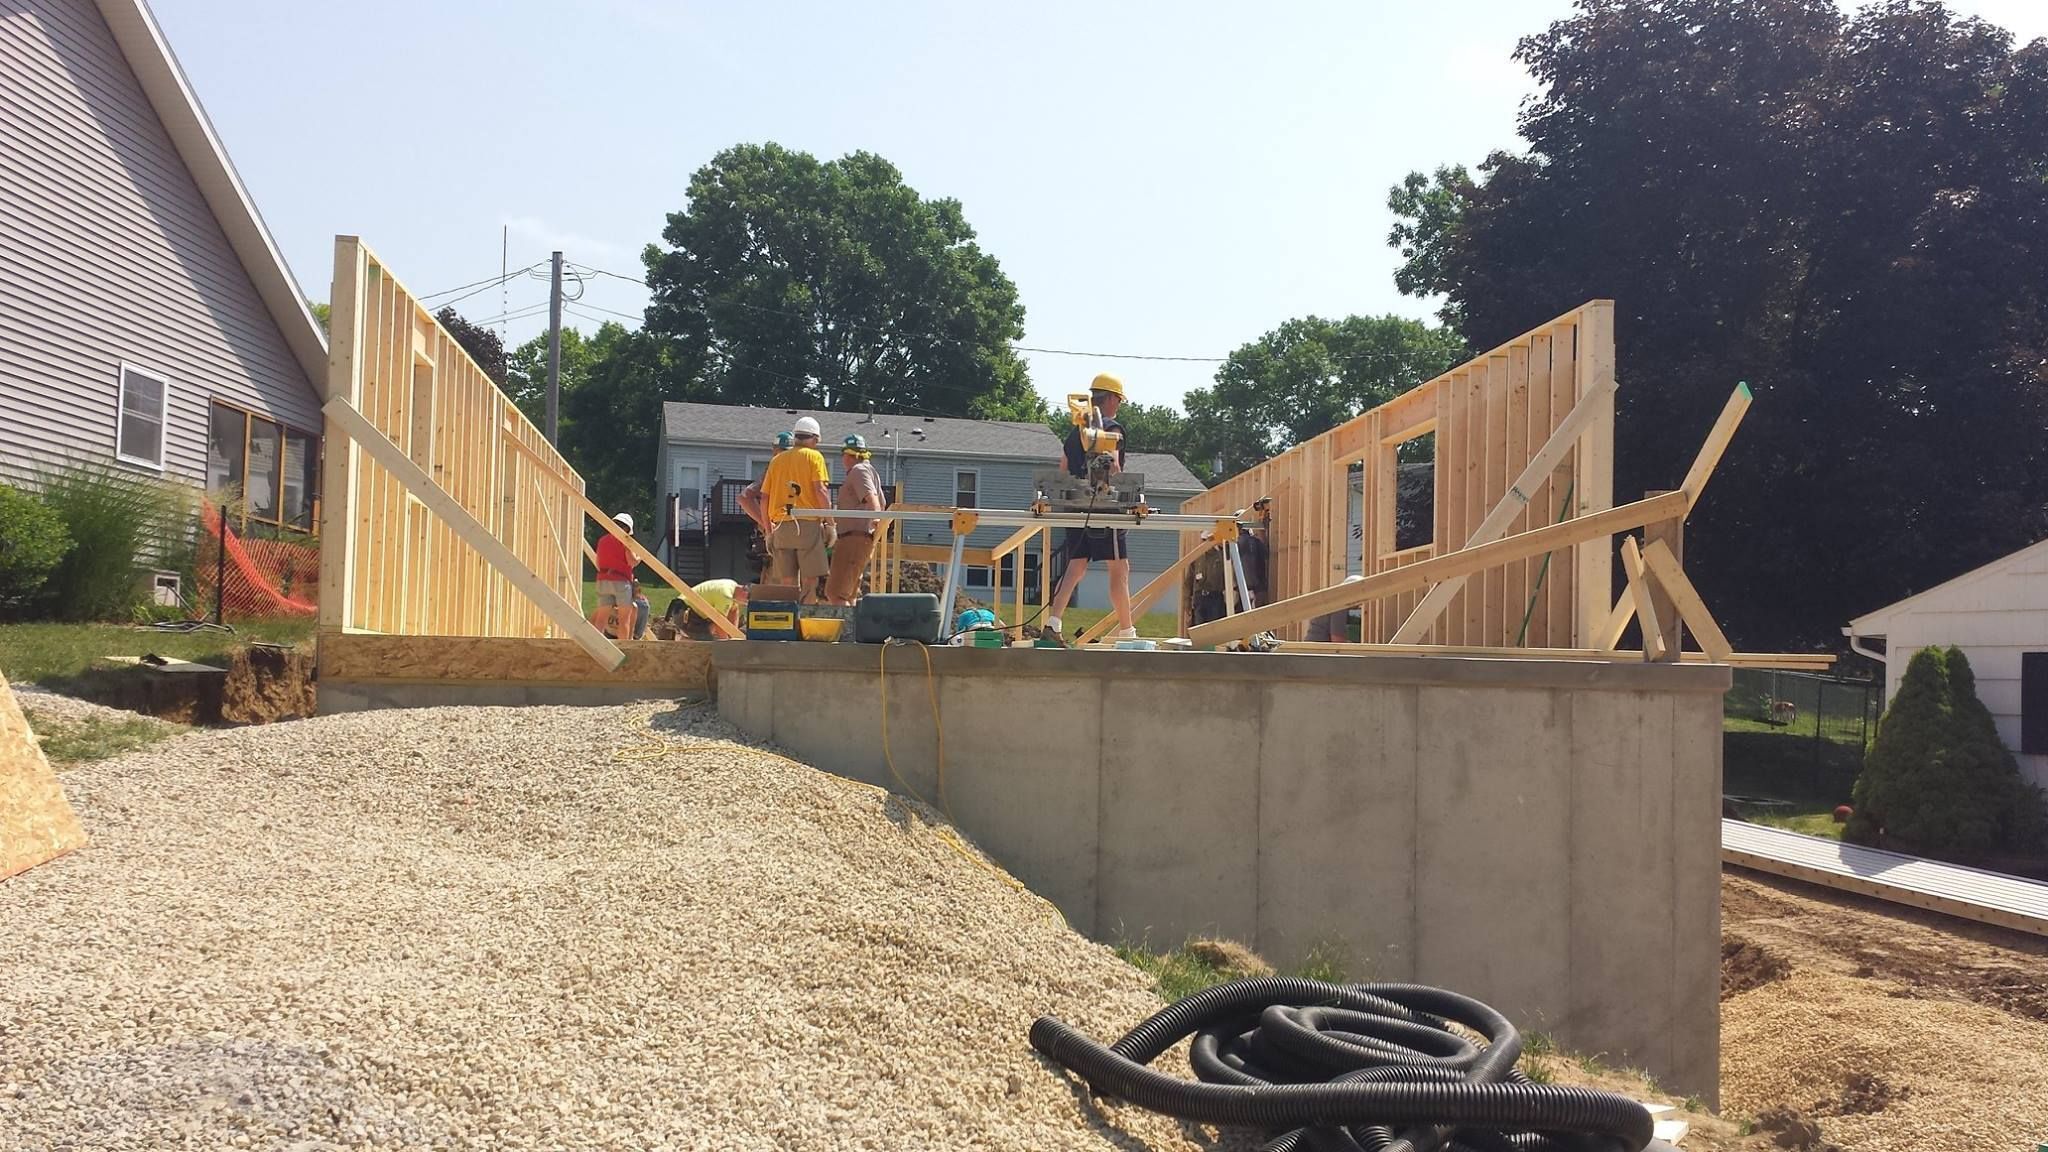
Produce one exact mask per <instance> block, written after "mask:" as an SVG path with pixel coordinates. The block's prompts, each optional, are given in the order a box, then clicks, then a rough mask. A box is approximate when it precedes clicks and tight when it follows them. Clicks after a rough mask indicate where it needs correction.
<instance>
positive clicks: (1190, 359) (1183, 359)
mask: <svg viewBox="0 0 2048 1152" xmlns="http://www.w3.org/2000/svg"><path fill="white" fill-rule="evenodd" d="M578 267H580V268H583V269H584V270H585V271H589V272H593V273H596V274H597V275H599V276H609V277H611V278H612V279H614V280H624V281H626V282H627V283H628V284H638V285H640V286H641V287H642V288H648V289H649V290H652V285H650V284H648V283H647V281H646V280H645V279H643V278H641V277H638V276H627V275H624V274H622V273H618V272H608V271H606V270H605V269H603V268H591V267H589V266H588V265H579V266H578ZM730 303H733V304H736V305H738V306H739V307H741V308H747V309H751V310H753V311H756V312H769V313H773V314H776V315H780V316H793V317H795V318H797V319H799V320H808V319H810V317H808V316H806V315H804V314H803V313H801V312H791V311H789V310H787V309H783V308H769V307H766V306H763V305H760V304H748V303H745V302H744V301H739V300H734V301H730ZM674 306H675V307H682V306H681V305H674ZM687 310H688V311H696V312H700V313H702V312H703V310H702V309H687ZM707 315H708V314H707ZM852 327H856V328H860V329H861V330H863V331H867V332H873V333H875V334H876V335H880V336H893V335H895V333H892V332H884V331H883V330H881V329H879V328H871V327H867V326H865V325H858V324H857V325H852ZM951 343H955V344H964V343H965V341H961V340H952V341H951ZM1010 347H1012V348H1014V349H1016V350H1017V351H1019V352H1038V353H1041V354H1044V355H1047V356H1082V357H1087V358H1088V359H1091V360H1151V361H1164V362H1173V363H1181V364H1221V363H1223V362H1224V361H1225V360H1226V359H1228V357H1224V356H1152V355H1145V354H1142V353H1137V352H1077V351H1075V350H1073V349H1071V348H1041V347H1036V346H1034V345H1030V344H1016V343H1012V344H1011V345H1010Z"/></svg>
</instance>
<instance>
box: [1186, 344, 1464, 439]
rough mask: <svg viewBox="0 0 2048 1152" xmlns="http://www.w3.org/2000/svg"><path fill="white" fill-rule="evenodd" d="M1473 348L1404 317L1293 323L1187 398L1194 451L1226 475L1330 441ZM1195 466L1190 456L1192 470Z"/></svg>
mask: <svg viewBox="0 0 2048 1152" xmlns="http://www.w3.org/2000/svg"><path fill="white" fill-rule="evenodd" d="M1463 354H1464V344H1463V343H1462V342H1461V341H1460V340H1459V339H1458V337H1457V335H1456V334H1455V333H1453V332H1451V331H1449V330H1447V329H1443V328H1437V327H1432V326H1431V325H1428V324H1424V323H1422V322H1421V321H1419V320H1410V319H1408V318H1406V317H1403V316H1347V317H1345V318H1344V319H1342V320H1325V319H1323V318H1322V317H1320V316H1304V317H1301V318H1299V319H1295V320H1289V321H1287V322H1286V323H1285V324H1282V325H1281V326H1280V327H1278V328H1275V329H1274V330H1273V331H1271V332H1268V333H1266V334H1265V335H1264V336H1261V337H1259V338H1258V339H1257V340H1254V341H1252V342H1251V343H1249V344H1246V345H1245V346H1244V347H1242V348H1239V349H1238V350H1237V351H1235V352H1232V353H1231V354H1230V357H1229V358H1228V359H1227V360H1225V361H1224V362H1223V366H1222V367H1221V368H1219V369H1217V371H1216V383H1215V385H1214V386H1213V387H1210V388H1197V389H1195V390H1194V391H1192V392H1189V393H1188V395H1187V408H1188V436H1187V438H1188V441H1189V450H1190V451H1191V452H1192V453H1193V454H1194V456H1195V457H1196V458H1198V459H1200V460H1201V461H1202V462H1203V465H1204V466H1205V467H1206V466H1207V465H1208V464H1209V463H1210V462H1211V461H1212V460H1214V459H1215V458H1217V457H1219V456H1220V457H1221V458H1222V461H1223V472H1222V474H1223V475H1225V476H1229V475H1231V474H1233V473H1236V472H1240V471H1242V470H1244V469H1245V468H1248V467H1250V466H1252V465H1254V464H1257V463H1258V462H1260V461H1261V460H1265V459H1267V458H1269V457H1272V456H1275V455H1278V454H1279V453H1281V452H1284V451H1286V450H1287V449H1288V448H1290V447H1293V446H1294V445H1295V444H1298V443H1300V442H1301V441H1303V440H1306V439H1309V438H1311V437H1314V436H1318V435H1321V434H1322V433H1324V432H1327V431H1329V430H1330V429H1331V428H1334V427H1336V426H1337V425H1339V424H1341V423H1343V422H1344V421H1346V420H1349V419H1350V418H1351V417H1353V416H1356V415H1358V414H1359V413H1360V412H1363V411H1365V410H1366V409H1368V408H1372V407H1375V406H1377V405H1380V404H1384V403H1386V402H1387V401H1389V400H1391V399H1393V398H1394V397H1395V396H1398V395H1399V394H1401V393H1402V392H1405V391H1407V390H1408V389H1410V388H1413V387H1414V386H1415V385H1417V384H1420V383H1422V382H1423V381H1425V380H1428V379H1430V378H1431V377H1433V376H1436V375H1438V374H1440V373H1442V372H1443V371H1445V370H1446V369H1448V368H1451V367H1453V366H1455V365H1456V364H1457V363H1458V361H1459V360H1460V359H1461V358H1462V356H1463ZM1192 463H1193V460H1190V464H1192Z"/></svg>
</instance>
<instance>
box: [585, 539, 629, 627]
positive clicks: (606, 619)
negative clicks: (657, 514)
mask: <svg viewBox="0 0 2048 1152" xmlns="http://www.w3.org/2000/svg"><path fill="white" fill-rule="evenodd" d="M612 519H613V520H614V521H616V522H617V523H618V525H619V527H621V528H624V529H625V530H626V535H628V536H631V535H632V534H633V514H632V513H631V512H621V513H619V514H618V515H616V516H614V517H612ZM638 593H639V590H638V589H637V588H635V587H634V586H633V553H632V552H630V551H628V550H627V549H626V545H625V544H624V543H623V542H621V541H620V540H619V538H618V537H616V536H614V535H612V534H611V533H609V532H607V533H605V534H604V535H602V536H600V537H598V539H597V608H596V610H595V611H593V612H591V614H590V623H591V624H592V625H593V626H595V627H596V628H597V630H598V631H599V632H602V633H604V634H605V635H607V636H609V637H611V638H612V639H614V640H624V639H627V638H628V637H629V636H631V635H632V633H633V629H634V628H635V626H636V625H637V624H638V621H637V619H636V618H635V612H636V608H635V606H634V604H633V600H634V598H635V597H636V596H637V595H638Z"/></svg>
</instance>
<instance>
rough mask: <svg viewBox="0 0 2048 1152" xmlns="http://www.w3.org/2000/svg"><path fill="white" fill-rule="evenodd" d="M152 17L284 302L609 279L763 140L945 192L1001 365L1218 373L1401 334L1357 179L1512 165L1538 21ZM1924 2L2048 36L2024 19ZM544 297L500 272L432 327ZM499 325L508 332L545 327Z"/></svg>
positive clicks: (1084, 8)
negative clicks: (1014, 357)
mask: <svg viewBox="0 0 2048 1152" xmlns="http://www.w3.org/2000/svg"><path fill="white" fill-rule="evenodd" d="M154 7H155V11H156V14H157V18H158V20H159V21H160V22H161V23H162V25H163V27H164V30H165V33H166V35H167V36H168V37H169V38H170V41H171V44H172V46H173V48H174V49H175V50H176V51H177V54H178V58H179V61H180V63H182V64H183V66H184V68H185V70H186V72H187V74H188V75H189V77H190V78H191V81H192V83H193V85H194V86H195V87H196V88H197V89H198V91H199V95H200V98H201V100H202V101H203V102H204V103H205V105H206V109H207V112H208V114H209V115H210V116H211V117H212V119H213V122H214V125H215V126H216V128H217V129H218V130H219V132H220V133H221V135H222V137H223V139H224V140H225V141H226V143H227V147H228V150H229V153H230V155H232V156H233V157H234V160H235V164H236V166H237V168H238V169H239V170H240V172H241V174H242V178H243V179H244V181H246V182H247V184H248V185H249V188H250V191H251V193H252V194H253V195H254V197H255V199H256V202H257V204H258V206H259V207H260V208H261V210H262V212H263V215H264V217H265V219H266V221H267V222H268V223H269V225H270V228H271V231H272V232H273V233H274V234H275V236H276V238H277V241H278V243H279V245H280V246H282V248H283V249H284V253H285V257H286V259H287V260H289V261H290V263H291V265H292V269H293V271H294V272H295V273H296V274H297V276H298V278H299V282H300V284H301V285H302V286H303V287H304V288H305V290H306V292H307V294H308V295H310V296H312V297H314V298H315V299H325V298H326V297H327V285H328V282H329V280H330V279H331V276H332V265H333V237H334V235H335V234H336V233H353V234H356V235H360V236H362V237H363V238H364V239H365V240H366V241H367V242H368V243H369V244H370V245H371V247H373V248H374V249H375V250H376V251H377V252H378V253H379V254H380V255H381V256H382V257H383V258H384V259H385V260H386V261H388V262H389V263H390V265H391V266H392V267H393V268H394V269H395V270H396V271H397V272H398V273H399V275H400V276H401V278H402V279H404V281H405V282H406V284H407V285H408V286H409V287H410V288H411V289H412V290H413V291H415V292H418V293H422V294H424V293H431V292H437V291H439V290H441V289H445V288H453V287H455V286H456V285H459V284H466V283H469V282H471V281H476V280H482V279H485V278H488V277H494V276H496V275H497V272H498V267H499V243H500V230H501V228H506V227H509V229H510V260H511V266H512V267H514V268H518V267H520V266H522V265H525V264H530V263H533V262H535V261H544V260H546V259H547V255H548V252H549V251H550V250H551V249H553V248H561V249H563V250H564V252H565V254H566V256H567V259H569V260H570V261H573V262H576V263H580V264H584V265H589V266H592V267H597V268H605V269H610V270H614V271H618V272H625V273H632V274H636V275H637V274H638V273H639V271H640V265H639V261H638V253H639V251H640V249H641V248H642V247H643V246H644V245H645V244H647V243H649V242H650V241H654V240H657V239H658V238H659V236H660V232H661V229H662V227H663V225H664V220H665V216H666V214H667V213H669V212H671V211H675V210H678V209H680V208H681V207H683V204H684V192H685V190H686V188H687V187H688V183H689V177H690V173H691V172H692V171H694V170H695V169H696V168H698V167H699V166H701V165H702V164H703V163H704V162H705V161H706V160H708V159H709V158H710V157H711V156H712V155H713V154H714V153H716V152H717V151H718V150H719V149H721V148H723V147H725V146H727V145H730V144H733V143H736V142H739V141H762V140H774V141H777V142H779V143H781V144H783V145H786V146H788V147H791V148H798V149H802V150H804V151H808V152H811V153H813V154H815V155H817V156H819V157H821V158H829V157H833V156H839V155H842V154H844V153H847V152H850V151H854V150H857V149H867V150H869V151H872V152H876V153H879V154H881V155H883V156H885V157H887V158H889V159H890V160H891V161H893V162H895V164H896V165H897V166H898V167H899V168H901V169H902V170H903V172H904V175H905V177H906V179H907V180H908V181H909V182H910V184H911V185H912V186H913V187H915V188H917V189H918V190H919V191H920V192H922V193H923V194H924V195H926V196H952V197H955V198H957V199H959V200H960V201H961V202H962V203H963V204H964V205H965V208H966V213H967V218H968V220H969V221H970V222H971V223H972V224H973V225H974V227H975V228H976V230H977V231H978V232H979V233H980V238H981V243H982V244H983V246H984V247H985V248H987V249H988V250H989V251H991V252H993V253H994V254H995V255H996V257H997V258H998V259H999V260H1001V262H1002V264H1003V267H1004V269H1005V270H1006V271H1007V272H1008V273H1009V275H1010V276H1011V278H1012V279H1014V280H1015V281H1016V282H1017V285H1018V289H1019V292H1020V294H1021V296H1022V299H1023V302H1024V306H1025V309H1026V338H1025V340H1024V343H1027V344H1032V345H1040V346H1045V347H1052V348H1065V349H1075V350H1081V351H1091V352H1130V353H1148V354H1155V355H1176V356H1215V357H1220V356H1222V355H1224V354H1226V353H1227V352H1229V351H1230V350H1231V349H1233V348H1235V347H1237V346H1238V345H1239V344H1242V343H1244V342H1246V341H1248V340H1251V339H1254V338H1256V337H1257V336H1258V335H1259V334H1260V333H1262V332H1264V331H1266V330H1268V329H1270V328H1272V327H1274V326H1275V325H1277V324H1279V323H1280V322H1281V321H1283V320H1285V319H1287V318H1289V317H1291V316H1298V315H1303V314H1307V313H1320V314H1323V315H1329V316H1342V315H1345V314H1348V313H1353V312H1357V313H1380V312H1400V313H1403V314H1407V315H1412V316H1427V315H1429V314H1430V312H1431V307H1430V306H1429V305H1428V304H1427V303H1425V302H1422V301H1417V300H1412V299H1408V298H1405V297H1402V296H1399V295H1398V294H1396V293H1395V291H1394V287H1393V268H1394V263H1395V259H1394V255H1393V253H1392V251H1391V250H1390V249H1389V248H1388V247H1387V246H1386V233H1387V229H1388V226H1389V225H1390V223H1391V218H1390V217H1389V215H1388V213H1387V210H1386V207H1385V200H1386V191H1387V188H1388V187H1389V186H1390V185H1391V184H1393V183H1395V182H1396V181H1398V180H1399V179H1400V178H1401V176H1402V175H1403V174H1404V173H1406V172H1408V171H1409V170H1411V169H1415V168H1423V169H1427V168H1432V167H1434V166H1436V165H1438V164H1442V163H1447V162H1459V163H1466V164H1472V163H1476V162H1477V161H1478V160H1479V159H1480V158H1481V157H1483V156H1484V155H1485V154H1486V153H1487V152H1489V151H1491V150H1493V149H1495V148H1499V147H1507V146H1512V145H1513V144H1514V142H1515V137H1514V116H1515V110H1516V106H1517V103H1518V102H1519V100H1520V99H1521V98H1522V97H1523V96H1524V95H1525V94H1527V93H1528V92H1530V91H1531V90H1532V85H1531V83H1530V81H1529V79H1528V77H1527V75H1526V74H1525V73H1524V72H1523V71H1522V70H1521V69H1520V67H1519V66H1518V65H1516V64H1514V63H1513V62H1512V61H1511V60H1510V59H1509V53H1510V52H1511V51H1512V50H1513V47H1514V43H1515V40H1516V39H1517V38H1518V37H1519V36H1521V35H1524V34H1526V33H1529V32H1532V31H1536V30H1538V29H1540V28H1541V27H1543V26H1544V25H1545V24H1547V23H1548V22H1549V21H1550V20H1552V19H1556V18H1558V17H1560V16H1562V15H1563V14H1565V13H1566V12H1567V11H1568V10H1569V2H1568V0H1436V2H1435V3H1429V4H1423V3H1414V2H1404V3H1393V2H1388V0H1357V2H1351V3H1338V2H1328V3H1315V4H1310V3H1281V4H1272V5H1260V6H1257V7H1256V9H1255V8H1254V6H1251V5H1244V4H1224V3H1214V2H1209V0H1198V2H1184V3H1176V4H1116V5H1109V4H1101V3H1094V4H1082V3H1068V2H1065V0H1057V2H1049V3H1039V4H1035V5H1031V6H1029V7H1028V11H1027V10H1026V7H1025V6H1015V5H982V4H957V3H956V4H940V3H892V4H886V5H885V4H879V3H877V4H847V3H843V2H840V3H812V2H808V0H803V2H792V3H783V4H773V5H768V4H718V5H711V4H694V3H693V4H684V3H661V2H657V0H581V2H578V3H574V4H567V5H565V4H560V3H555V4H542V3H538V2H535V0H500V2H496V3H490V4H482V3H475V4H453V3H431V2H430V3H420V2H418V0H415V2H413V3H400V2H397V0H357V2H354V3H350V4H345V5H344V4H322V5H301V4H291V3H285V4H280V3H276V2H275V0H154ZM1950 7H1951V8H1952V9H1954V10H1956V11H1959V12H1965V13H1969V14H1974V15H1980V16H1982V17H1984V18H1985V19H1988V20H1991V21H1992V22H1993V23H1996V24H1999V25H2001V26H2003V27H2005V28H2006V29H2007V30H2009V31H2011V32H2013V33H2014V34H2015V35H2016V36H2018V37H2019V38H2021V39H2031V38H2033V37H2036V36H2043V35H2048V0H1951V3H1950ZM584 292H585V295H584V298H583V300H582V302H581V303H580V304H578V305H575V306H572V311H571V314H570V316H569V318H568V321H567V322H568V323H571V324H573V325H575V326H578V327H581V328H584V329H585V330H586V331H588V330H591V329H594V328H595V327H596V324H597V322H598V321H599V320H602V319H604V318H605V317H606V315H607V314H608V313H607V312H605V311H602V310H612V311H616V312H621V313H625V314H627V315H629V316H632V317H635V318H637V317H638V315H639V312H640V309H641V306H642V304H643V303H644V301H645V298H646V297H645V292H644V291H642V290H640V289H638V288H637V286H635V285H631V284H625V283H621V282H619V281H616V280H608V279H598V280H594V281H592V282H591V283H590V284H588V285H587V286H585V289H584ZM546 299H547V285H546V283H545V281H544V280H536V279H521V280H515V281H513V282H511V283H510V285H509V286H508V288H507V289H506V290H505V291H504V292H501V291H500V290H499V289H497V288H492V289H490V290H488V291H485V292H483V293H481V294H479V295H477V296H475V297H473V298H471V299H468V300H464V301H462V302H461V303H460V304H458V305H457V307H458V308H459V309H461V310H462V312H463V313H464V314H465V315H466V316H469V317H471V318H472V319H477V320H483V319H487V318H490V317H493V316H496V315H498V314H500V313H503V312H506V311H507V310H508V307H509V310H510V311H511V312H513V313H515V314H517V313H521V312H525V311H528V310H529V309H531V308H532V306H533V305H535V304H544V303H545V302H546ZM579 313H580V314H579ZM1541 319H1542V317H1531V322H1532V323H1534V322H1536V321H1538V320H1541ZM504 324H505V328H506V330H507V335H508V345H510V344H517V343H519V342H521V341H523V340H525V339H527V338H529V337H531V336H533V335H534V334H535V333H537V332H540V331H542V330H544V328H545V324H546V313H545V309H542V310H541V311H540V312H539V313H537V314H528V315H524V316H517V317H516V318H514V319H511V320H508V321H505V322H504ZM494 326H496V325H494ZM1030 359H1031V369H1032V378H1033V380H1034V382H1035V383H1036V384H1037V385H1038V389H1039V391H1040V392H1043V393H1044V394H1045V395H1046V396H1047V397H1048V398H1049V399H1051V398H1056V397H1058V396H1059V395H1060V394H1062V393H1064V392H1066V391H1068V390H1070V389H1072V388H1074V387H1077V386H1079V385H1080V384H1081V383H1083V382H1085V381H1086V380H1087V379H1088V378H1089V377H1090V376H1092V375H1093V374H1094V373H1095V372H1096V371H1099V370H1102V369H1111V370H1115V371H1118V372H1119V373H1121V374H1122V375H1123V376H1124V378H1125V380H1126V382H1127V384H1128V385H1129V387H1130V389H1131V394H1132V396H1133V398H1135V399H1138V400H1141V401H1145V402H1148V403H1158V402H1169V403H1178V402H1179V400H1180V397H1181V395H1182V394H1183V393H1184V392H1186V391H1187V390H1188V389H1189V388H1194V387H1200V386H1202V385H1204V384H1206V383H1208V381H1209V377H1210V376H1211V374H1212V373H1213V371H1214V365H1213V364H1202V363H1147V362H1132V361H1114V360H1103V359H1095V358H1089V357H1068V356H1052V355H1042V354H1033V355H1031V357H1030Z"/></svg>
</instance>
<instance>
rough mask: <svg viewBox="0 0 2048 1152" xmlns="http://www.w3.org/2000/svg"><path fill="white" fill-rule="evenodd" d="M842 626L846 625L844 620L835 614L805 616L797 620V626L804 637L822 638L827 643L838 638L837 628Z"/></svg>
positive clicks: (810, 638) (807, 638) (811, 638)
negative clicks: (814, 617) (816, 616)
mask: <svg viewBox="0 0 2048 1152" xmlns="http://www.w3.org/2000/svg"><path fill="white" fill-rule="evenodd" d="M844 627H846V621H844V620H841V619H839V618H838V617H837V616H824V617H819V618H816V619H813V618H812V617H809V616H806V617H804V618H803V619H801V620H798V621H797V628H798V630H800V631H801V632H802V633H803V637H804V639H806V640H823V641H825V642H826V643H828V644H829V643H831V642H832V641H834V640H837V639H839V630H840V629H842V628H844Z"/></svg>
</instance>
